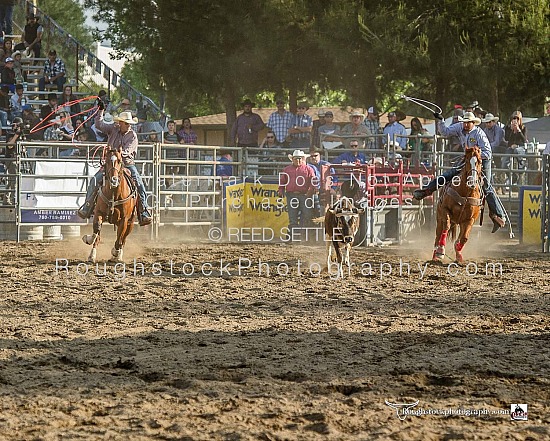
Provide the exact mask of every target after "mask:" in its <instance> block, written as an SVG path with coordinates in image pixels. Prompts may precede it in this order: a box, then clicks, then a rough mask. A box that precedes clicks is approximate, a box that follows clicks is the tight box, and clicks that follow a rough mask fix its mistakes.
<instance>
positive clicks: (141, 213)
mask: <svg viewBox="0 0 550 441" xmlns="http://www.w3.org/2000/svg"><path fill="white" fill-rule="evenodd" d="M138 219H139V226H140V227H144V226H146V225H150V224H151V222H153V218H152V217H151V213H149V210H148V208H147V207H144V206H143V204H142V203H141V201H139V203H138Z"/></svg>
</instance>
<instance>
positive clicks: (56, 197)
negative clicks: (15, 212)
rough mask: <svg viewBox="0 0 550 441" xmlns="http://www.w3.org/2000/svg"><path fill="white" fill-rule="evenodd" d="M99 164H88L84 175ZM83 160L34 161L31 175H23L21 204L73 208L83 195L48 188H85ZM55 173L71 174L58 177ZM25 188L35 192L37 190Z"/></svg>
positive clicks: (74, 190) (78, 190) (76, 206)
mask: <svg viewBox="0 0 550 441" xmlns="http://www.w3.org/2000/svg"><path fill="white" fill-rule="evenodd" d="M98 170H99V168H95V167H92V166H88V175H87V176H88V177H91V176H94V175H95V174H96V172H97V171H98ZM85 171H86V162H84V161H67V162H37V163H36V170H35V174H34V175H23V176H22V183H21V207H34V208H67V209H75V208H78V207H80V205H82V204H83V203H84V198H85V195H81V196H79V195H77V194H74V195H61V194H55V193H52V194H48V193H49V192H50V191H52V192H53V191H72V192H75V193H76V192H85V191H86V188H87V185H86V179H84V178H82V177H83V176H86V173H85ZM56 176H74V178H70V177H59V178H57V177H56ZM26 191H35V192H39V193H37V194H32V193H27V192H26Z"/></svg>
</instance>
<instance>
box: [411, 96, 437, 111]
mask: <svg viewBox="0 0 550 441" xmlns="http://www.w3.org/2000/svg"><path fill="white" fill-rule="evenodd" d="M401 98H403V99H404V100H405V101H410V102H411V103H414V104H416V105H417V106H421V107H424V109H427V110H429V111H430V112H432V113H442V112H443V111H442V110H441V107H439V106H438V105H437V104H435V103H432V102H431V101H427V100H423V99H420V98H414V97H412V96H406V95H401ZM422 103H426V104H429V105H430V106H432V107H428V106H426V105H424V104H422Z"/></svg>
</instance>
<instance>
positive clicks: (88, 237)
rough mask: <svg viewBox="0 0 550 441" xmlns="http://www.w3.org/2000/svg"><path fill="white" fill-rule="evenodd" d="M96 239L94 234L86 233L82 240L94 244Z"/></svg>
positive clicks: (87, 243)
mask: <svg viewBox="0 0 550 441" xmlns="http://www.w3.org/2000/svg"><path fill="white" fill-rule="evenodd" d="M93 240H94V236H93V235H92V234H85V235H84V236H82V242H84V243H85V244H86V245H92V244H93Z"/></svg>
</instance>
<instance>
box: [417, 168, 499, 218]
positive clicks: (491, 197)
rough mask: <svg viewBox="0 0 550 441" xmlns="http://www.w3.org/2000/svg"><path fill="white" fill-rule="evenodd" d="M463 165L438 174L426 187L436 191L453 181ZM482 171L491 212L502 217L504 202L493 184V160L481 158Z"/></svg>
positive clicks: (484, 188)
mask: <svg viewBox="0 0 550 441" xmlns="http://www.w3.org/2000/svg"><path fill="white" fill-rule="evenodd" d="M462 167H464V165H460V166H458V167H454V168H452V169H450V170H447V171H446V172H445V173H443V174H442V175H440V176H438V177H437V178H435V179H432V181H431V182H430V183H429V184H428V185H427V186H426V189H427V190H429V191H431V192H434V191H435V190H436V189H437V188H440V187H443V186H444V185H446V184H447V182H449V181H451V180H452V179H453V177H455V176H458V175H460V173H461V172H462ZM481 171H482V173H483V174H484V175H485V179H483V187H482V188H483V192H484V193H485V198H486V200H487V205H488V206H489V214H496V215H497V216H498V217H500V218H504V216H505V215H504V210H503V209H502V204H501V203H500V201H499V200H498V199H497V197H496V195H495V190H494V188H493V186H492V185H491V160H490V159H482V160H481Z"/></svg>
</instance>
